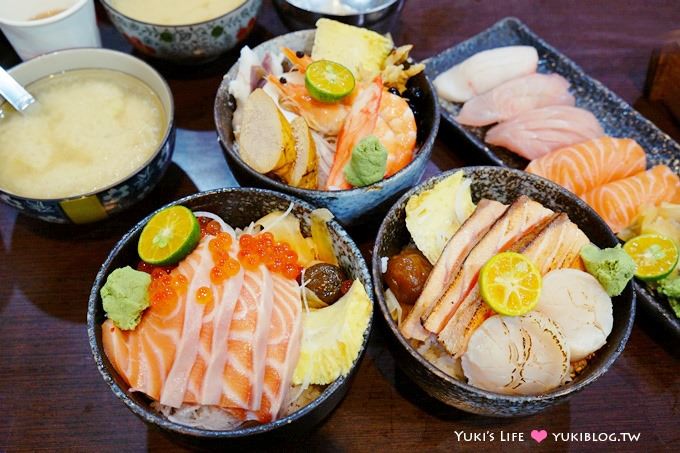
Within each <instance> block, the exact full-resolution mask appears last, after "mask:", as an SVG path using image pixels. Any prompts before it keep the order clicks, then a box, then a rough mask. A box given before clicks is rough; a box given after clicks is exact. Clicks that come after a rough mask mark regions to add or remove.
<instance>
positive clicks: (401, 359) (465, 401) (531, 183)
mask: <svg viewBox="0 0 680 453" xmlns="http://www.w3.org/2000/svg"><path fill="white" fill-rule="evenodd" d="M462 170H463V171H464V172H465V175H466V177H468V178H471V180H472V196H473V198H474V200H475V201H479V199H481V198H489V199H492V200H497V201H500V202H502V203H511V202H512V201H514V200H515V199H516V198H517V197H519V196H520V195H526V196H528V197H530V198H532V199H534V200H536V201H538V202H539V203H542V204H543V205H544V206H546V207H548V208H550V209H552V210H554V211H561V212H564V213H566V214H567V215H568V216H569V218H570V219H571V221H572V222H574V223H576V224H577V225H578V226H579V228H581V230H582V231H583V232H584V233H585V234H586V235H587V236H588V238H590V240H591V241H592V242H593V243H594V244H596V245H598V246H600V247H613V246H615V245H616V244H618V241H617V239H616V237H615V236H614V234H613V233H612V232H611V230H610V229H609V227H607V225H606V224H605V223H604V221H603V220H602V219H601V218H600V217H599V216H598V215H597V214H596V213H595V211H593V210H592V209H591V208H590V207H589V206H588V205H586V204H585V203H584V202H583V201H582V200H581V199H579V198H578V197H577V196H576V195H574V194H572V193H571V192H569V191H567V190H566V189H564V188H562V187H560V186H558V185H557V184H555V183H553V182H551V181H548V180H547V179H543V178H540V177H538V176H535V175H531V174H528V173H525V172H523V171H519V170H511V169H509V168H502V167H466V168H463V169H462ZM455 171H458V170H452V171H448V172H445V173H442V174H440V175H437V176H434V177H432V178H430V179H428V180H427V181H425V182H423V183H422V184H420V185H419V186H417V187H415V188H413V189H412V190H410V191H409V192H407V193H406V194H404V196H403V197H401V198H400V199H399V201H398V202H397V203H396V204H395V205H394V207H393V208H392V209H390V211H389V212H388V213H387V216H386V217H385V220H384V221H383V223H382V225H381V226H380V230H379V231H378V238H377V240H376V243H375V248H374V249H373V269H372V271H373V282H374V287H375V291H376V297H377V299H378V305H379V306H380V311H381V312H382V315H383V316H382V317H383V319H384V320H385V322H386V324H387V329H388V330H389V331H390V335H389V337H390V347H391V350H392V352H393V354H394V356H395V360H396V362H397V364H398V365H399V367H400V368H402V369H403V370H404V372H405V373H406V374H407V375H408V376H409V377H410V378H411V379H413V380H414V381H415V382H416V384H418V385H419V386H420V387H421V388H422V389H423V390H425V391H426V392H427V393H429V394H430V395H431V396H433V397H434V398H436V399H438V400H440V401H442V402H444V403H445V404H448V405H450V406H453V407H456V408H458V409H461V410H464V411H466V412H471V413H474V414H482V415H491V416H496V417H515V416H522V415H529V414H534V413H536V412H540V411H542V410H545V409H547V408H548V407H550V406H552V405H555V404H559V403H563V402H565V401H567V400H568V399H569V398H570V397H571V396H573V395H574V394H576V393H577V392H579V391H581V390H583V389H584V388H585V387H587V386H588V385H590V384H592V383H593V382H595V380H596V379H598V378H599V377H600V376H602V375H603V374H604V373H606V372H607V370H608V369H609V367H610V366H612V364H613V363H614V361H615V360H616V359H617V358H618V357H619V355H621V353H622V352H623V348H624V347H625V345H626V342H627V341H628V337H629V335H630V331H631V329H632V328H633V321H634V319H635V290H634V288H633V283H632V282H629V283H628V285H627V286H626V288H625V290H624V291H623V293H622V294H621V295H620V296H617V297H614V298H613V299H612V305H613V317H614V323H613V327H612V331H611V333H610V334H609V337H607V344H605V345H604V346H603V347H602V348H600V349H599V350H598V351H597V352H595V355H594V357H593V358H591V359H590V360H589V362H588V365H587V366H586V368H585V369H584V370H583V371H582V372H581V373H580V374H579V375H578V376H576V378H575V379H574V380H573V381H571V382H570V383H568V384H566V385H563V386H561V387H558V388H556V389H554V390H552V391H550V392H547V393H545V394H541V395H535V396H534V395H532V396H511V395H503V394H500V393H494V392H489V391H486V390H482V389H479V388H477V387H473V386H471V385H469V384H467V383H465V382H463V381H459V380H457V379H455V378H453V377H451V376H449V375H448V374H446V373H444V372H443V371H441V370H440V369H439V368H437V367H436V366H434V365H433V364H431V363H430V362H428V361H427V360H426V359H425V358H424V357H423V356H422V355H420V353H418V351H416V349H415V348H414V347H413V346H412V345H411V344H410V343H409V342H408V341H406V340H405V339H404V337H403V336H402V335H401V333H400V332H399V329H398V327H397V325H396V323H395V322H394V320H393V319H392V317H391V316H390V314H389V309H388V308H387V304H386V302H385V297H384V291H385V290H386V287H385V285H384V284H383V274H382V271H381V268H382V265H381V258H382V257H390V256H393V255H395V254H396V253H398V252H399V251H400V250H401V249H402V248H403V247H404V246H405V245H407V244H408V243H409V242H410V241H411V236H410V234H409V232H408V230H407V229H406V224H405V206H406V202H407V201H408V199H409V198H410V197H411V196H412V195H415V194H418V193H420V192H422V191H423V190H427V189H429V188H431V187H432V186H433V185H434V184H435V183H436V182H438V181H440V180H441V179H443V178H446V177H447V176H449V175H450V174H452V173H453V172H455Z"/></svg>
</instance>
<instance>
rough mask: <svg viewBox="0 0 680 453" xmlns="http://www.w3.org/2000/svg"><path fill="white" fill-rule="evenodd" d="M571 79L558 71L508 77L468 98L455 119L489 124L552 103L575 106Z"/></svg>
mask: <svg viewBox="0 0 680 453" xmlns="http://www.w3.org/2000/svg"><path fill="white" fill-rule="evenodd" d="M575 103H576V101H575V100H574V96H572V95H571V93H569V82H567V80H566V79H565V78H564V77H562V76H561V75H559V74H539V73H534V74H529V75H525V76H523V77H518V78H516V79H511V80H508V81H507V82H505V83H502V84H501V85H498V86H497V87H496V88H494V89H492V90H489V91H487V92H486V93H483V94H480V95H478V96H475V97H473V98H472V99H470V100H469V101H467V102H466V103H465V104H464V105H463V108H461V109H460V113H459V114H458V116H457V117H456V121H458V122H459V123H460V124H464V125H466V126H478V127H479V126H488V125H489V124H493V123H498V122H500V121H505V120H509V119H510V118H512V117H514V116H516V115H518V114H520V113H522V112H526V111H527V110H532V109H536V108H540V107H547V106H549V105H574V104H575Z"/></svg>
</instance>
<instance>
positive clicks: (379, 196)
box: [215, 30, 439, 226]
mask: <svg viewBox="0 0 680 453" xmlns="http://www.w3.org/2000/svg"><path fill="white" fill-rule="evenodd" d="M314 33H315V31H314V30H303V31H298V32H295V33H288V34H286V35H283V36H279V37H277V38H274V39H272V40H270V41H267V42H265V43H263V44H261V45H259V46H257V47H256V48H255V49H253V51H254V52H255V53H256V54H258V55H260V56H261V55H263V54H264V53H265V52H277V53H278V52H280V49H281V47H290V48H291V49H294V50H302V51H305V52H307V53H310V52H311V50H312V44H313V43H314ZM237 71H238V63H236V64H235V65H234V66H232V67H231V69H229V72H227V74H226V75H225V76H224V80H222V83H221V85H220V87H219V89H218V91H217V97H216V98H215V126H216V129H217V133H218V135H219V138H220V141H221V142H222V145H223V146H224V149H225V155H226V158H227V162H228V163H229V167H230V168H231V170H232V172H233V173H234V176H235V177H236V179H237V180H238V182H239V183H240V184H241V185H242V186H255V187H264V188H267V189H272V190H276V191H279V192H285V193H289V194H291V195H294V196H296V197H300V198H302V199H303V200H306V201H309V202H310V203H312V204H315V205H317V206H323V207H326V208H328V209H329V210H330V211H331V212H332V213H333V214H334V215H335V217H336V218H337V219H338V221H339V222H340V223H341V224H343V225H345V226H352V225H356V224H361V223H365V222H368V221H370V220H375V219H376V218H380V215H381V214H382V213H384V212H385V211H386V210H387V209H388V208H389V207H390V206H392V204H393V203H394V201H395V200H396V199H397V198H398V197H399V195H401V194H402V193H403V192H404V191H406V190H408V189H409V188H411V187H413V186H414V185H415V184H417V183H418V181H420V178H421V177H422V176H423V173H424V172H425V166H426V165H427V162H428V160H429V158H430V154H431V153H432V145H433V144H434V139H435V137H436V136H437V131H438V130H439V104H438V102H437V99H436V96H435V94H434V88H433V87H432V84H431V83H430V81H429V80H428V79H427V77H426V76H425V74H424V73H420V74H418V75H417V76H415V77H412V78H411V80H409V86H416V87H419V88H420V89H421V90H423V93H424V96H423V97H422V99H421V100H420V105H419V106H418V107H419V113H418V115H417V116H416V124H417V126H418V139H417V141H416V153H417V154H416V157H415V158H414V159H413V161H412V162H411V163H410V164H408V165H407V166H406V167H404V168H403V169H401V170H400V171H399V172H397V173H396V174H394V175H392V176H391V177H389V178H387V179H384V180H382V181H379V182H377V183H375V184H371V185H369V186H366V187H359V188H355V189H351V190H336V191H326V190H309V189H300V188H297V187H292V186H289V185H287V184H284V183H282V182H279V181H276V180H274V179H272V178H270V177H268V176H266V175H263V174H260V173H258V172H257V171H255V170H253V169H252V168H251V167H250V166H248V165H247V164H246V163H245V162H243V160H241V156H240V155H239V152H238V149H237V144H236V142H235V140H234V133H233V129H232V125H231V120H232V117H233V113H234V112H233V109H232V108H231V107H230V104H231V103H230V102H229V82H230V81H231V80H233V79H234V78H235V77H236V74H237Z"/></svg>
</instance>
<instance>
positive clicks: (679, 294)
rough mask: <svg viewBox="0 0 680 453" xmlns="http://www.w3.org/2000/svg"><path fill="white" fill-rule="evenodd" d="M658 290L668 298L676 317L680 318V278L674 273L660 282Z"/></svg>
mask: <svg viewBox="0 0 680 453" xmlns="http://www.w3.org/2000/svg"><path fill="white" fill-rule="evenodd" d="M656 290H657V291H658V292H659V293H660V294H663V295H664V296H666V297H667V298H668V303H669V304H670V306H671V308H672V309H673V311H674V312H675V316H676V317H678V318H680V276H679V275H677V273H674V274H671V275H670V276H669V277H666V278H664V279H663V280H660V281H659V285H658V286H657V287H656Z"/></svg>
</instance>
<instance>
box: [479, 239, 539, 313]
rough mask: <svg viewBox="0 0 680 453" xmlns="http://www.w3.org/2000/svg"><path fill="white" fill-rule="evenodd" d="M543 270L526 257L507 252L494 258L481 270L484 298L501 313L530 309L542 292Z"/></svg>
mask: <svg viewBox="0 0 680 453" xmlns="http://www.w3.org/2000/svg"><path fill="white" fill-rule="evenodd" d="M541 280H542V279H541V273H540V272H539V270H538V268H537V267H536V265H535V264H534V263H532V262H531V261H530V260H529V259H528V258H527V257H526V256H524V255H520V254H519V253H515V252H504V253H499V254H498V255H496V256H494V257H493V258H491V259H490V260H489V261H487V262H486V264H485V265H484V266H482V270H481V271H480V272H479V288H480V292H481V295H482V299H484V301H485V302H486V303H487V304H489V306H490V307H491V308H492V309H493V310H494V311H495V312H496V313H499V314H501V315H507V316H520V315H523V314H525V313H528V312H530V311H531V310H532V309H533V308H534V307H535V306H536V304H537V303H538V298H539V296H540V295H541Z"/></svg>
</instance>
